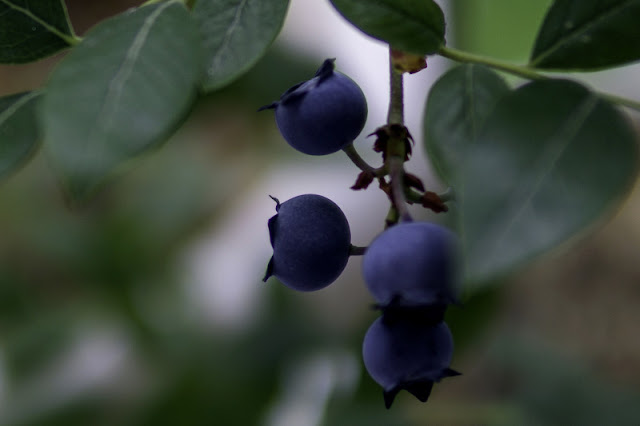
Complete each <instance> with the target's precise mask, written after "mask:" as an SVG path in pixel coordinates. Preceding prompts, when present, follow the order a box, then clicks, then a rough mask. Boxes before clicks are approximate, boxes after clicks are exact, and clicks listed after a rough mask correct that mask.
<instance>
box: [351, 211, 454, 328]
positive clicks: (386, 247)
mask: <svg viewBox="0 0 640 426" xmlns="http://www.w3.org/2000/svg"><path fill="white" fill-rule="evenodd" d="M362 269H363V274H364V280H365V282H366V284H367V287H368V288H369V291H370V292H371V294H372V295H373V297H374V299H375V300H376V302H377V303H378V305H379V306H380V307H382V308H383V309H385V308H388V309H389V310H390V311H393V310H396V309H404V308H407V309H413V312H414V313H416V314H417V315H420V314H422V313H425V312H426V311H424V308H425V307H429V306H432V307H437V306H442V305H447V304H449V303H455V302H456V295H455V288H456V269H457V250H456V238H455V235H454V234H453V232H451V231H450V230H448V229H447V228H444V227H442V226H440V225H436V224H434V223H428V222H406V223H400V224H398V225H395V226H392V227H391V228H389V229H387V230H385V231H384V232H383V233H382V234H380V235H379V236H378V237H376V239H375V240H373V242H372V243H371V245H370V246H369V248H368V249H367V251H366V253H365V255H364V258H363V260H362ZM421 311H424V312H421ZM427 313H428V312H427ZM440 319H441V315H440ZM440 319H437V318H436V321H435V322H437V321H439V320H440Z"/></svg>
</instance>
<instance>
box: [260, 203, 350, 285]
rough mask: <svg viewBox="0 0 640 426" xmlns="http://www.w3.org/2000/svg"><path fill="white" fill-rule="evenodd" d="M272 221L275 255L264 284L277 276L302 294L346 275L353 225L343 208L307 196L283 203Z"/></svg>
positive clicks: (271, 234)
mask: <svg viewBox="0 0 640 426" xmlns="http://www.w3.org/2000/svg"><path fill="white" fill-rule="evenodd" d="M276 202H277V205H276V211H277V214H276V215H275V216H273V217H272V218H271V219H269V236H270V238H271V245H272V247H273V256H272V257H271V260H270V261H269V265H268V266H267V272H266V274H265V276H264V279H263V281H267V279H268V278H269V277H270V276H272V275H273V276H275V277H276V278H278V279H279V280H280V281H281V282H282V283H283V284H284V285H286V286H287V287H290V288H292V289H294V290H298V291H314V290H320V289H321V288H324V287H326V286H328V285H329V284H331V283H332V282H334V281H335V280H336V279H337V278H338V277H339V276H340V274H341V273H342V271H343V270H344V268H345V266H346V265H347V261H348V260H349V255H350V251H351V231H350V229H349V222H347V218H346V217H345V215H344V213H343V212H342V210H340V207H338V206H337V205H336V204H335V203H334V202H333V201H331V200H329V199H328V198H325V197H323V196H321V195H315V194H306V195H299V196H297V197H294V198H292V199H290V200H288V201H285V202H284V203H282V204H280V203H279V202H278V201H277V200H276Z"/></svg>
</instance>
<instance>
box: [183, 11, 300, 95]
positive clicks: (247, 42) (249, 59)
mask: <svg viewBox="0 0 640 426" xmlns="http://www.w3.org/2000/svg"><path fill="white" fill-rule="evenodd" d="M288 6H289V0H270V1H266V0H199V1H198V2H197V3H196V5H195V7H194V8H193V15H194V16H195V18H196V19H197V21H198V26H199V28H200V33H201V34H202V39H203V45H204V49H205V55H206V56H205V58H206V59H205V66H206V78H205V81H204V87H205V89H206V90H214V89H218V88H220V87H222V86H225V85H227V84H229V83H231V82H232V81H233V80H235V79H236V78H237V77H239V76H240V75H242V74H244V73H245V72H246V71H248V70H249V69H250V68H251V67H252V66H253V65H254V64H255V63H256V62H257V61H258V60H259V59H260V58H261V57H262V56H263V55H264V54H265V52H266V51H267V49H268V48H269V46H271V44H272V43H273V40H274V39H275V38H276V36H277V35H278V33H280V29H281V28H282V25H283V23H284V19H285V16H286V14H287V8H288Z"/></svg>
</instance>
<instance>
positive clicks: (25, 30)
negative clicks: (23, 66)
mask: <svg viewBox="0 0 640 426" xmlns="http://www.w3.org/2000/svg"><path fill="white" fill-rule="evenodd" d="M73 42H74V36H73V33H72V30H71V24H70V23H69V17H68V16H67V8H66V6H65V4H64V2H63V1H62V0H48V1H29V0H0V63H5V64H6V63H9V64H11V63H24V62H31V61H35V60H37V59H41V58H44V57H46V56H50V55H53V54H54V53H56V52H58V51H60V50H62V49H64V48H66V47H68V46H69V45H71V44H72V43H73Z"/></svg>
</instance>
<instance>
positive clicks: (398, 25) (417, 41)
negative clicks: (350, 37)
mask: <svg viewBox="0 0 640 426" xmlns="http://www.w3.org/2000/svg"><path fill="white" fill-rule="evenodd" d="M331 3H333V6H334V7H335V8H336V9H337V10H338V12H340V14H342V16H344V18H345V19H346V20H347V21H349V22H351V23H352V24H353V25H355V26H356V27H358V28H359V29H360V30H361V31H362V32H364V33H365V34H368V35H370V36H371V37H373V38H376V39H378V40H382V41H385V42H387V43H389V44H390V45H391V46H392V47H393V48H394V49H397V50H402V51H406V52H411V53H416V54H421V55H428V54H432V53H435V52H437V51H438V48H439V47H440V46H442V45H444V44H445V40H444V32H445V21H444V14H443V13H442V9H440V6H438V5H437V4H436V3H435V2H433V1H432V0H331Z"/></svg>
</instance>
